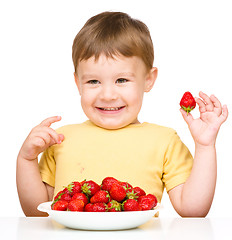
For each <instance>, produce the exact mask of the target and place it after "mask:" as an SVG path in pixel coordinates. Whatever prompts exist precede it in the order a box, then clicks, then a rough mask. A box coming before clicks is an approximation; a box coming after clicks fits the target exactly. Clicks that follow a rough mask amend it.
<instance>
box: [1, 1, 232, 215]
mask: <svg viewBox="0 0 232 240" xmlns="http://www.w3.org/2000/svg"><path fill="white" fill-rule="evenodd" d="M108 10H110V11H124V12H127V13H129V14H130V15H131V16H132V17H134V18H138V19H140V20H142V21H143V22H144V23H145V24H147V26H148V27H149V29H150V32H151V36H152V39H153V42H154V49H155V62H154V66H156V67H158V69H159V76H158V79H157V82H156V83H155V86H154V88H153V90H152V91H151V92H150V93H147V94H146V95H145V99H144V105H143V108H142V111H141V113H140V116H139V120H140V121H141V122H143V121H148V122H153V123H157V124H161V125H165V126H169V127H172V128H174V129H176V130H177V132H178V134H179V136H180V137H181V139H182V140H183V142H184V143H185V144H186V145H187V146H188V147H189V149H190V151H191V152H192V154H194V144H193V140H192V138H191V135H190V133H189V130H188V127H187V125H186V124H185V122H184V120H183V119H182V116H181V114H180V112H179V101H180V98H181V96H182V94H183V92H185V91H191V92H192V93H193V95H195V96H196V95H198V92H199V91H200V90H202V91H205V92H206V93H207V94H215V95H216V96H217V97H218V98H219V99H220V100H221V102H222V103H223V104H227V105H228V108H229V111H230V110H231V107H232V101H231V100H232V96H231V80H232V67H231V65H232V47H231V44H232V35H231V23H232V14H231V12H232V7H231V5H230V1H229V0H228V1H225V0H220V1H219V0H218V1H214V0H211V1H206V0H195V1H186V0H176V1H171V0H170V1H168V0H167V1H161V0H160V1H155V0H153V1H146V0H144V1H138V0H133V1H125V0H117V1H109V0H106V1H101V0H98V1H95V0H92V1H90V0H85V1H77V0H76V1H71V0H69V1H59V0H56V1H51V0H50V1H49V0H46V1H44V0H40V1H25V0H24V1H22V0H21V1H12V0H8V1H1V2H0V33H1V36H0V107H1V108H0V114H1V115H0V116H1V118H0V134H1V135H0V147H1V158H0V163H1V168H0V184H1V190H0V206H1V210H0V216H24V215H23V212H22V210H21V207H20V204H19V201H18V196H17V189H16V180H15V172H16V158H17V154H18V151H19V149H20V147H21V145H22V143H23V141H24V139H25V138H26V136H27V135H28V133H29V132H30V130H31V128H32V127H34V126H35V125H37V124H39V123H40V122H41V121H42V120H43V119H44V118H47V117H49V116H53V115H61V116H62V118H63V119H62V121H61V122H60V123H56V124H54V126H53V127H54V128H57V127H59V126H61V125H65V124H71V123H80V122H83V121H85V120H86V117H85V115H84V114H83V113H82V109H81V106H80V98H79V95H78V92H77V89H76V86H75V83H74V79H73V65H72V58H71V49H72V42H73V39H74V37H75V35H76V34H77V32H78V31H79V30H80V28H81V27H82V26H83V24H84V23H85V22H86V21H87V19H89V18H90V17H91V16H93V15H95V14H98V13H100V12H102V11H108ZM193 116H194V117H198V116H199V114H198V109H196V110H194V112H193ZM231 134H232V131H231V116H229V118H228V120H227V121H226V123H224V124H223V125H222V127H221V130H220V132H219V134H218V138H217V153H218V181H217V188H216V194H215V198H214V202H213V205H212V208H211V210H210V213H209V214H208V216H209V217H225V216H231V214H232V207H231V197H232V194H231V182H232V180H231V168H232V163H231V162H232V158H231V147H232V145H231V143H232V142H231ZM103 148H104V146H103ZM99 150H101V149H99ZM28 181H30V179H28ZM163 206H164V210H163V211H162V212H160V217H163V216H177V214H176V213H175V211H174V210H173V208H172V206H171V204H170V202H169V199H168V196H167V194H164V197H163Z"/></svg>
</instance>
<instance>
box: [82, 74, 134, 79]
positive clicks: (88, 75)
mask: <svg viewBox="0 0 232 240" xmlns="http://www.w3.org/2000/svg"><path fill="white" fill-rule="evenodd" d="M120 76H127V77H135V74H134V73H133V72H121V73H117V74H116V75H115V77H116V78H118V77H120ZM98 78H99V76H98V75H97V74H88V73H87V74H84V75H83V76H82V79H83V80H85V79H98Z"/></svg>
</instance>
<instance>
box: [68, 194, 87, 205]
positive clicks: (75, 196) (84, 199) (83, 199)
mask: <svg viewBox="0 0 232 240" xmlns="http://www.w3.org/2000/svg"><path fill="white" fill-rule="evenodd" d="M75 199H79V200H82V201H83V202H84V205H86V204H87V203H88V202H89V199H88V198H87V197H86V195H85V194H84V193H75V194H74V195H73V196H72V200H75Z"/></svg>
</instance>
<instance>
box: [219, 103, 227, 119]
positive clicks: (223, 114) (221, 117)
mask: <svg viewBox="0 0 232 240" xmlns="http://www.w3.org/2000/svg"><path fill="white" fill-rule="evenodd" d="M228 115H229V112H228V108H227V106H226V105H223V106H222V114H221V116H220V120H221V123H224V122H225V121H226V119H227V117H228Z"/></svg>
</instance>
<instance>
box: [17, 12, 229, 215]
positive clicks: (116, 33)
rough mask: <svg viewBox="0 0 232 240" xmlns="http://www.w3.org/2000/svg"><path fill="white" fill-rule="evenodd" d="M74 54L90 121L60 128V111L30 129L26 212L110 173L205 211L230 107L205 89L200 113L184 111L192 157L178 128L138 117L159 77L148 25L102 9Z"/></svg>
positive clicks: (21, 186)
mask: <svg viewBox="0 0 232 240" xmlns="http://www.w3.org/2000/svg"><path fill="white" fill-rule="evenodd" d="M72 56H73V63H74V67H75V72H74V77H75V82H76V85H77V87H78V90H79V93H80V95H81V104H82V108H83V111H84V112H85V114H86V116H87V117H88V118H89V121H87V122H84V123H82V124H74V125H68V126H64V127H61V128H60V129H58V130H57V131H54V130H53V129H52V128H51V127H50V126H51V124H52V123H54V122H57V121H60V120H61V117H51V118H48V119H46V120H44V121H43V122H42V123H41V124H39V125H38V126H36V127H35V128H33V129H32V131H31V133H30V134H29V135H28V137H27V139H26V140H25V142H24V144H23V146H22V148H21V150H20V152H19V155H18V159H17V187H18V194H19V199H20V202H21V206H22V209H23V211H24V213H25V214H26V216H43V213H41V212H39V211H38V210H37V206H38V205H39V204H40V203H41V202H46V201H51V200H52V199H53V197H54V195H55V194H56V193H57V192H58V191H60V190H61V189H62V188H63V186H67V185H68V184H69V183H70V182H72V181H82V180H84V179H87V180H94V181H96V182H97V183H99V184H100V180H102V179H103V178H104V177H107V176H112V177H115V178H117V179H119V180H121V181H128V182H130V183H131V184H132V185H134V186H136V185H137V186H140V187H142V188H144V190H145V191H146V192H147V193H152V194H155V195H156V197H157V199H158V201H159V202H160V201H161V198H162V193H163V189H164V187H166V190H167V192H168V194H169V197H170V200H171V203H172V205H173V207H174V208H175V210H176V212H177V213H178V214H180V215H181V216H188V217H194V216H195V217H202V216H206V215H207V213H208V211H209V209H210V206H211V203H212V200H213V195H214V191H215V185H216V150H215V141H216V136H217V133H218V130H219V128H220V126H221V124H222V123H223V122H224V121H225V120H226V118H227V116H228V110H227V107H226V106H223V107H222V106H221V104H220V102H219V100H218V99H217V98H216V97H215V96H213V95H212V96H210V97H209V96H207V95H206V94H204V93H202V92H200V94H199V95H200V97H201V98H196V102H197V104H198V106H199V111H200V118H199V119H193V117H192V115H191V114H188V115H187V114H186V112H184V111H183V110H181V113H182V115H183V118H184V120H185V121H186V123H187V124H188V126H189V129H190V132H191V134H192V137H193V140H194V142H195V156H194V159H193V158H192V156H191V154H190V152H189V150H188V149H187V148H186V146H185V145H184V144H183V143H182V142H181V140H180V138H179V137H178V136H177V134H176V132H175V131H174V130H173V129H170V128H167V127H161V126H158V125H156V124H150V123H146V122H145V123H140V122H139V121H138V113H139V111H140V108H141V106H142V100H143V94H144V92H149V91H150V90H151V89H152V87H153V85H154V82H155V80H156V77H157V68H155V67H153V58H154V56H153V44H152V40H151V37H150V33H149V30H148V29H147V27H146V25H144V24H143V23H142V22H140V21H138V20H135V19H132V18H131V17H130V16H128V15H127V14H124V13H120V12H104V13H101V14H99V15H96V16H94V17H92V18H91V19H89V20H88V21H87V23H86V24H85V25H84V27H83V28H82V29H81V31H80V32H79V33H78V34H77V36H76V38H75V39H74V42H73V55H72ZM41 152H44V153H43V155H42V157H41V160H40V163H39V164H38V155H39V154H40V153H41Z"/></svg>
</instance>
